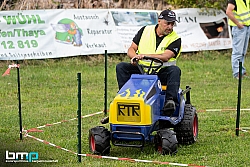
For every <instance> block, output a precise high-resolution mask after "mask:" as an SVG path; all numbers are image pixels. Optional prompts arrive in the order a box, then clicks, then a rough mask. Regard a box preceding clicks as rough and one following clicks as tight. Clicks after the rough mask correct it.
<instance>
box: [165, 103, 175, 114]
mask: <svg viewBox="0 0 250 167" xmlns="http://www.w3.org/2000/svg"><path fill="white" fill-rule="evenodd" d="M174 111H175V102H174V100H167V102H166V103H165V106H164V107H163V115H164V116H171V115H172V114H173V113H174Z"/></svg>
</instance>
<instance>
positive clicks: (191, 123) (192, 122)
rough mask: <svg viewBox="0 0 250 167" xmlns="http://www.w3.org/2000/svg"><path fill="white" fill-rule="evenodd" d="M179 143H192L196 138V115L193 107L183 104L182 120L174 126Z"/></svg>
mask: <svg viewBox="0 0 250 167" xmlns="http://www.w3.org/2000/svg"><path fill="white" fill-rule="evenodd" d="M174 131H175V132H176V137H177V140H178V143H179V144H192V143H194V142H196V141H197V138H198V115H197V112H196V109H195V107H193V106H192V105H191V104H186V105H185V111H184V117H183V120H182V121H181V122H180V123H179V124H178V125H177V126H176V127H175V128H174Z"/></svg>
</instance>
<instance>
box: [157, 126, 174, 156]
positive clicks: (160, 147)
mask: <svg viewBox="0 0 250 167" xmlns="http://www.w3.org/2000/svg"><path fill="white" fill-rule="evenodd" d="M154 142H155V150H156V151H157V152H158V153H160V154H162V155H167V154H170V155H173V154H176V153H177V144H178V141H177V139H176V135H175V132H174V131H172V130H170V129H161V130H159V131H157V134H156V135H155V137H154Z"/></svg>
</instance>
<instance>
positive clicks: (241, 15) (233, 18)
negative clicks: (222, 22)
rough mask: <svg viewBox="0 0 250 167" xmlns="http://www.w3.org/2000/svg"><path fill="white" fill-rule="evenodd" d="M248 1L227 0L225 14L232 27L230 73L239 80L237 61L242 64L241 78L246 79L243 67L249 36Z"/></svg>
mask: <svg viewBox="0 0 250 167" xmlns="http://www.w3.org/2000/svg"><path fill="white" fill-rule="evenodd" d="M249 3H250V2H249V0H228V5H227V9H226V14H227V16H228V18H229V25H230V26H231V27H232V38H233V40H232V57H231V64H232V71H233V77H234V78H237V79H239V61H241V62H242V76H243V77H246V68H245V67H244V61H245V56H246V53H247V48H248V43H249V36H250V10H249Z"/></svg>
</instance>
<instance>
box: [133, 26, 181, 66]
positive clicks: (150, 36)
mask: <svg viewBox="0 0 250 167" xmlns="http://www.w3.org/2000/svg"><path fill="white" fill-rule="evenodd" d="M178 38H180V37H179V36H178V35H177V33H176V32H175V31H173V32H172V33H170V34H168V35H167V36H166V37H164V39H163V40H162V41H161V43H160V44H159V46H158V47H157V48H156V49H155V47H156V34H155V25H150V26H146V27H145V29H144V31H143V33H142V36H141V39H140V42H139V45H138V54H162V53H164V51H165V50H166V48H167V47H168V46H169V45H170V44H171V43H172V42H174V41H175V40H177V39H178ZM180 53H181V50H180V51H179V53H178V55H177V56H176V57H175V58H171V59H169V60H168V62H164V63H163V67H164V66H170V65H176V59H177V58H178V57H179V55H180ZM139 64H142V65H149V62H148V61H147V60H140V61H139Z"/></svg>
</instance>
